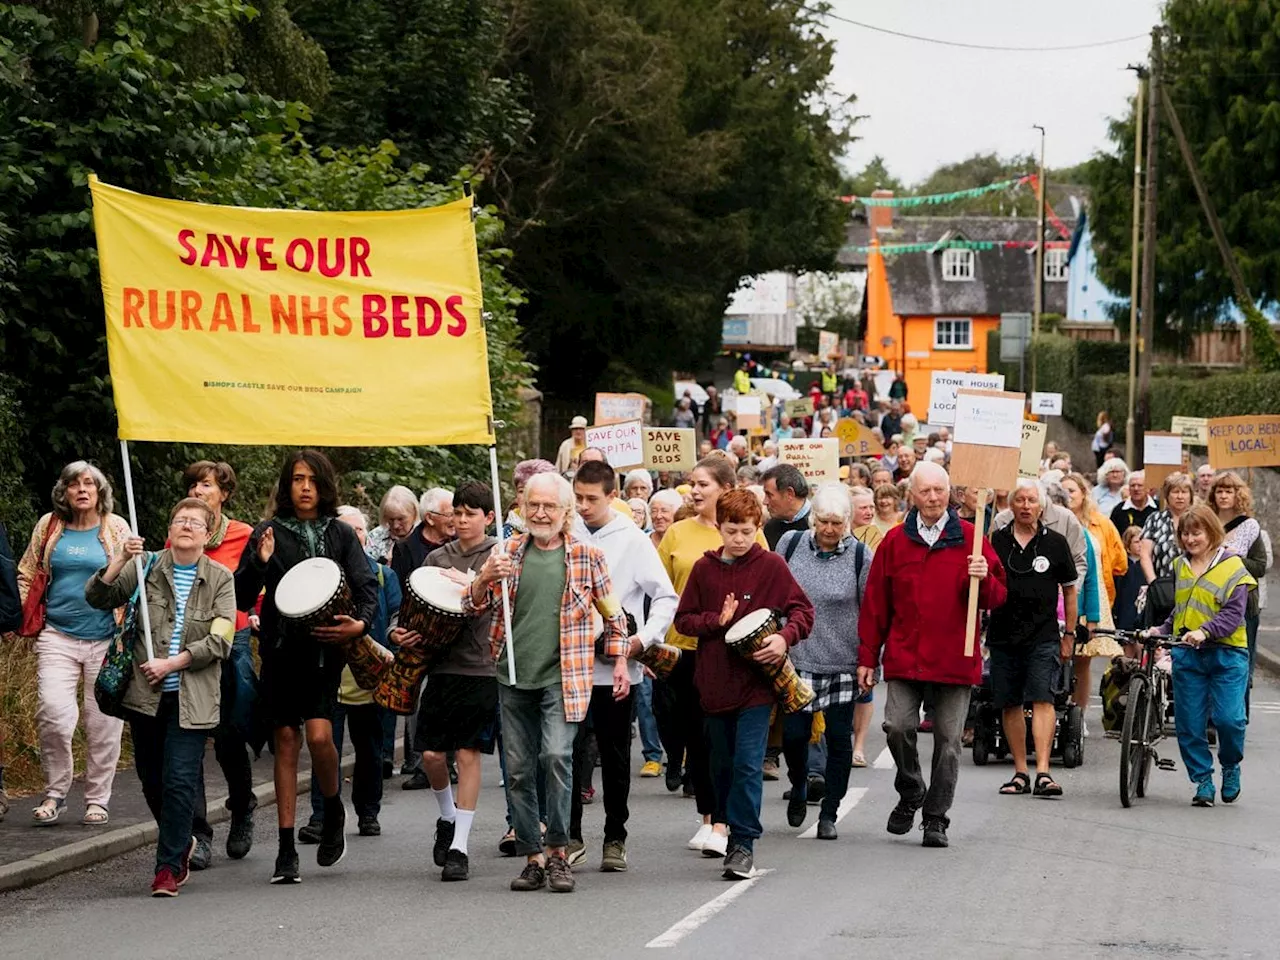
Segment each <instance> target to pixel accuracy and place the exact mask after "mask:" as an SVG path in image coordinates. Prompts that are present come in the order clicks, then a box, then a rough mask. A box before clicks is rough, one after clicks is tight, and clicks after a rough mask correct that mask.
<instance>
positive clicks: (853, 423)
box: [835, 417, 884, 457]
mask: <svg viewBox="0 0 1280 960" xmlns="http://www.w3.org/2000/svg"><path fill="white" fill-rule="evenodd" d="M835 434H836V439H837V440H839V441H840V456H842V457H878V456H880V455H881V454H882V453H884V444H882V443H881V442H880V441H879V440H878V439H877V438H876V435H875V434H874V433H872V432H871V428H870V427H867V426H864V425H863V424H861V423H859V422H858V421H857V420H854V419H852V418H850V417H846V418H844V419H843V420H837V421H836V429H835Z"/></svg>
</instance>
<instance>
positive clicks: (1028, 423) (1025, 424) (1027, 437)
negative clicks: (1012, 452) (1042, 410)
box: [1018, 420, 1047, 480]
mask: <svg viewBox="0 0 1280 960" xmlns="http://www.w3.org/2000/svg"><path fill="white" fill-rule="evenodd" d="M1046 429H1047V428H1046V426H1045V425H1044V424H1043V423H1039V422H1037V421H1035V420H1023V421H1022V454H1021V455H1020V456H1019V457H1018V479H1019V480H1035V479H1037V478H1039V476H1040V458H1041V457H1042V456H1043V455H1044V435H1045V430H1046Z"/></svg>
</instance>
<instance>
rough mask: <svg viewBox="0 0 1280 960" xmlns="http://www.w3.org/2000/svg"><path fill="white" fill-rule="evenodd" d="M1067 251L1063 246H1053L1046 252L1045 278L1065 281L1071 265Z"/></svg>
mask: <svg viewBox="0 0 1280 960" xmlns="http://www.w3.org/2000/svg"><path fill="white" fill-rule="evenodd" d="M1067 252H1068V251H1066V250H1064V249H1063V248H1061V247H1053V248H1050V249H1048V250H1045V252H1044V278H1045V279H1046V280H1051V281H1055V282H1065V281H1066V279H1067V273H1068V271H1069V269H1070V268H1069V265H1068V264H1067Z"/></svg>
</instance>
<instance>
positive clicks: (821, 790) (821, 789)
mask: <svg viewBox="0 0 1280 960" xmlns="http://www.w3.org/2000/svg"><path fill="white" fill-rule="evenodd" d="M826 795H827V778H826V777H820V776H818V775H817V774H814V775H813V776H811V777H810V778H809V788H808V790H807V791H806V792H805V800H806V801H808V802H809V803H821V802H822V798H823V797H825V796H826Z"/></svg>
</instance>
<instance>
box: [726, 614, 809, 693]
mask: <svg viewBox="0 0 1280 960" xmlns="http://www.w3.org/2000/svg"><path fill="white" fill-rule="evenodd" d="M779 626H780V625H779V623H778V618H777V617H775V616H774V614H773V611H772V610H768V609H765V610H752V611H751V612H750V613H748V614H746V615H745V616H744V617H743V618H742V619H741V620H739V621H738V622H737V623H735V624H734V625H733V626H731V627H730V628H729V631H728V632H727V633H726V634H725V637H724V642H725V643H727V644H728V645H729V649H730V650H733V651H734V652H735V653H737V654H738V655H739V656H742V657H746V658H747V659H748V660H750V658H751V654H753V653H755V652H756V651H757V650H759V649H760V648H761V647H762V646H764V642H765V640H767V639H768V638H769V637H771V636H772V635H773V634H775V633H777V632H778V629H779ZM750 662H751V663H752V664H753V665H754V666H755V667H757V668H758V669H760V670H761V671H763V672H764V675H765V676H766V677H768V678H769V680H770V681H772V683H773V692H774V693H776V694H777V695H778V702H779V704H781V706H782V709H783V710H785V711H786V712H787V713H795V712H797V711H798V710H803V709H804V708H805V707H807V706H808V705H809V704H811V703H812V702H813V687H811V686H809V684H808V683H806V682H805V681H804V680H801V679H800V674H798V673H796V668H795V667H794V666H792V665H791V658H790V657H784V658H783V660H782V662H781V663H777V664H763V663H757V662H756V661H755V660H750Z"/></svg>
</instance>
